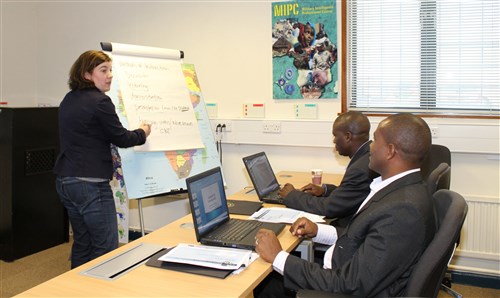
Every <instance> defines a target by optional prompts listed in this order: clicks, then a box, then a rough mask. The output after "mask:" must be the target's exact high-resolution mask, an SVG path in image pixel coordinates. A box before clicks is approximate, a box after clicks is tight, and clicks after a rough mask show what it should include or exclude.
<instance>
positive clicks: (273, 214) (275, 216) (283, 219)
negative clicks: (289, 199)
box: [250, 207, 325, 224]
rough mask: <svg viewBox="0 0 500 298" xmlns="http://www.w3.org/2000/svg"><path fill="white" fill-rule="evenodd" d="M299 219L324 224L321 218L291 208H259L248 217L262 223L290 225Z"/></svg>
mask: <svg viewBox="0 0 500 298" xmlns="http://www.w3.org/2000/svg"><path fill="white" fill-rule="evenodd" d="M301 217H305V218H308V219H309V220H311V221H313V222H325V219H324V217H323V216H320V215H317V214H313V213H308V212H304V211H300V210H296V209H292V208H282V207H271V208H261V209H259V210H258V211H256V212H255V213H254V214H252V215H251V216H250V219H255V220H258V221H264V222H276V223H287V224H292V223H294V222H295V221H296V220H297V219H299V218H301Z"/></svg>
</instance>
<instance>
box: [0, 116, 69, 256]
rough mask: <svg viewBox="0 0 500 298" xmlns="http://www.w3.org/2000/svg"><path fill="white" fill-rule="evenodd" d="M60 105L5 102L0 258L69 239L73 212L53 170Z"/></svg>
mask: <svg viewBox="0 0 500 298" xmlns="http://www.w3.org/2000/svg"><path fill="white" fill-rule="evenodd" d="M57 110H58V108H57V107H43V108H4V107H2V108H0V259H2V260H5V261H13V260H15V259H19V258H22V257H24V256H27V255H30V254H33V253H36V252H39V251H42V250H45V249H47V248H50V247H53V246H55V245H59V244H61V243H63V242H67V241H68V238H69V232H68V227H69V223H68V217H67V214H66V211H65V209H64V207H63V205H62V204H61V202H60V201H59V198H58V196H57V192H56V189H55V174H54V173H53V172H52V169H53V167H54V163H55V160H56V158H57V153H58V150H59V136H58V120H57Z"/></svg>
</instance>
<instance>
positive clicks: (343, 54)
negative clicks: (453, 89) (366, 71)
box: [340, 0, 500, 119]
mask: <svg viewBox="0 0 500 298" xmlns="http://www.w3.org/2000/svg"><path fill="white" fill-rule="evenodd" d="M347 1H349V0H341V1H340V2H341V5H340V9H341V12H340V15H341V18H342V20H341V34H340V35H341V36H340V39H341V43H342V45H341V53H340V55H341V57H340V61H341V63H342V64H341V66H340V69H341V74H340V78H341V88H340V90H341V96H340V99H341V112H342V113H344V112H347V111H348V110H349V106H348V98H347V94H348V92H347V88H348V86H347V65H348V59H347V57H348V55H347V54H346V53H347V52H348V49H347V32H348V30H347V26H348V20H347ZM420 100H422V98H421V99H420ZM361 111H362V110H361ZM414 111H415V112H414ZM443 111H450V113H443ZM452 111H453V109H441V110H436V112H435V113H433V112H430V113H423V112H419V111H418V109H416V110H412V111H410V110H409V109H404V108H401V112H412V113H413V114H415V115H418V116H420V117H425V118H465V119H500V114H499V115H465V114H453V113H452ZM362 112H363V113H364V114H366V115H368V116H375V117H379V116H380V117H386V116H388V115H390V114H394V113H396V112H382V111H380V112H369V111H362Z"/></svg>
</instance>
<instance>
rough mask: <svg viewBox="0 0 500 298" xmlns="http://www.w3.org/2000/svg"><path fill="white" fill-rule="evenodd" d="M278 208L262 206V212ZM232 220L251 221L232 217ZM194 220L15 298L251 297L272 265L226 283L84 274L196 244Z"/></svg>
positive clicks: (327, 178)
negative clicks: (134, 255) (157, 250)
mask: <svg viewBox="0 0 500 298" xmlns="http://www.w3.org/2000/svg"><path fill="white" fill-rule="evenodd" d="M276 177H277V179H278V182H279V183H280V184H284V183H287V182H288V183H292V184H293V185H294V186H295V187H296V188H299V187H301V186H303V185H305V184H306V183H308V182H310V181H311V173H306V172H293V171H283V172H279V173H277V174H276ZM341 179H342V175H338V174H327V173H325V174H323V182H324V183H332V184H337V185H338V183H339V182H340V180H341ZM228 199H235V200H250V201H258V197H257V195H256V194H255V191H249V189H243V190H241V191H239V192H237V193H235V194H233V195H230V196H229V197H228ZM271 206H280V205H272V204H264V207H271ZM231 217H232V218H247V216H242V215H234V214H231ZM192 222H193V221H192V216H191V214H187V215H186V216H184V217H182V218H180V219H178V220H175V221H173V222H171V223H169V224H167V225H165V226H164V227H162V228H159V229H157V230H155V231H153V232H151V233H149V234H147V235H145V236H143V237H141V238H138V239H136V240H134V241H132V242H130V243H127V244H125V245H123V246H121V247H119V248H118V249H116V250H114V251H112V252H109V253H107V254H105V255H103V256H101V257H99V258H97V259H95V260H92V261H90V262H88V263H86V264H84V265H82V266H80V267H77V268H75V269H73V270H70V271H68V272H66V273H63V274H61V275H59V276H57V277H55V278H53V279H51V280H48V281H46V282H44V283H42V284H40V285H38V286H35V287H33V288H31V289H29V290H27V291H25V292H22V293H20V294H19V295H17V296H16V297H96V296H98V297H146V296H147V297H155V296H156V297H253V289H254V288H255V287H256V286H257V285H258V284H259V283H260V282H261V281H262V280H263V279H264V278H265V277H266V276H267V275H268V274H269V273H270V272H271V271H272V270H273V269H272V265H271V264H269V263H267V262H265V261H263V260H262V259H260V258H257V259H256V260H255V261H254V262H253V263H251V264H250V265H249V266H248V267H247V268H245V269H244V270H243V271H242V272H241V273H239V274H237V275H236V274H231V275H229V276H227V277H226V278H224V279H220V278H214V277H207V276H202V275H196V274H189V273H183V272H178V271H173V270H166V269H160V268H155V267H150V266H146V265H145V264H144V263H141V264H139V265H138V266H137V267H135V268H133V269H132V270H130V271H128V272H126V273H124V274H123V275H120V276H119V277H118V278H116V279H113V280H104V279H100V278H95V277H91V276H87V275H83V274H82V272H84V271H86V270H88V269H89V268H92V267H95V266H96V265H99V264H102V263H106V262H107V260H109V259H111V258H113V257H115V256H117V255H120V254H124V253H126V252H127V251H129V250H131V249H133V248H134V247H137V246H138V245H156V246H161V247H173V246H175V245H177V244H179V243H188V244H197V242H196V237H195V232H194V229H193V228H192ZM278 239H279V241H280V243H281V245H282V247H283V249H284V250H286V251H288V252H291V251H293V250H294V249H295V248H296V247H297V246H298V245H299V244H300V241H301V239H299V238H297V237H295V236H292V235H291V234H290V232H289V226H286V227H285V229H284V230H283V231H282V232H281V233H280V234H279V235H278Z"/></svg>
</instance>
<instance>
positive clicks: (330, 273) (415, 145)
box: [256, 114, 436, 297]
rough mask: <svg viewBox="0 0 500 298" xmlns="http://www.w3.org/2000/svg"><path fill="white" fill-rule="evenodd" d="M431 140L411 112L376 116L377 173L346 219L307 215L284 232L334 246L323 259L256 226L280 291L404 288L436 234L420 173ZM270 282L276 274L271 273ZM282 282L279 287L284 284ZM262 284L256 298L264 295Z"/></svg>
mask: <svg viewBox="0 0 500 298" xmlns="http://www.w3.org/2000/svg"><path fill="white" fill-rule="evenodd" d="M430 146H431V132H430V129H429V126H428V125H427V124H426V122H425V121H424V120H422V119H421V118H420V117H418V116H415V115H412V114H395V115H391V116H389V117H387V118H386V119H384V120H383V121H381V122H380V124H379V126H378V128H377V130H376V131H375V134H374V139H373V142H372V144H371V150H370V151H371V156H370V168H371V169H373V170H375V171H377V172H378V173H380V174H381V177H378V178H376V179H374V180H373V182H372V184H371V185H370V188H371V191H370V194H369V195H368V196H367V197H366V199H365V200H364V201H363V203H362V204H361V206H360V208H359V209H358V211H357V212H356V214H355V215H354V216H353V217H352V219H351V221H350V222H349V225H348V226H347V227H346V228H345V229H344V231H343V232H341V233H339V234H338V235H337V230H336V228H335V227H333V226H330V225H318V224H316V223H313V222H311V221H309V220H307V219H305V218H301V219H299V220H297V221H296V222H295V223H294V224H293V225H292V227H291V228H290V231H291V233H292V234H294V235H297V236H298V237H308V238H312V240H313V241H315V242H320V243H323V244H330V245H332V246H331V247H330V249H329V250H328V251H327V252H326V253H325V257H324V264H323V266H321V265H320V264H318V263H311V262H307V261H306V260H303V259H300V258H298V257H296V256H293V255H289V254H288V253H287V252H285V251H282V248H281V245H280V243H279V241H278V239H277V238H276V235H275V234H274V233H272V232H271V231H269V230H265V229H261V230H259V232H258V233H257V235H256V244H257V247H256V251H257V253H259V255H260V257H261V258H262V259H263V260H265V261H267V262H270V263H272V264H273V268H274V270H275V271H277V272H278V273H280V274H281V275H282V276H281V275H279V274H278V275H277V276H278V277H280V278H282V281H283V282H282V283H276V282H274V285H273V286H274V287H272V288H274V290H276V289H277V288H276V285H279V286H280V287H281V290H280V291H278V294H277V295H278V296H283V293H284V292H283V290H284V289H285V287H286V288H288V289H292V290H297V289H313V290H320V291H328V292H339V293H344V294H349V295H356V296H360V297H374V296H380V297H394V296H401V295H402V294H403V293H404V290H405V287H406V284H407V281H408V277H409V276H410V273H411V271H412V269H413V267H414V265H415V264H416V263H417V262H418V260H419V258H420V256H421V255H422V253H423V251H424V250H425V248H426V247H427V245H428V244H429V243H430V241H431V240H432V238H433V237H434V234H435V231H436V222H435V218H434V204H433V201H432V198H431V197H430V196H429V194H428V192H427V189H426V185H425V183H424V182H423V181H422V177H421V174H420V164H421V162H422V160H423V159H424V158H425V156H426V154H427V152H428V151H429V148H430ZM274 280H275V281H276V279H274ZM283 286H284V287H283ZM268 289H269V288H267V287H266V286H265V285H263V289H258V290H262V291H261V292H257V293H256V297H259V296H262V294H265V293H267V290H268Z"/></svg>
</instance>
